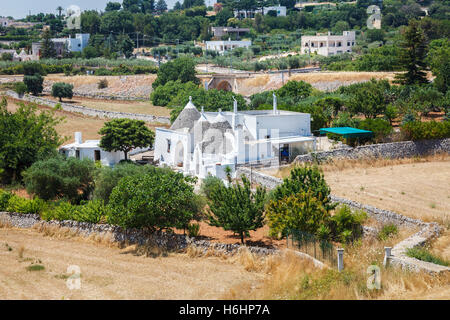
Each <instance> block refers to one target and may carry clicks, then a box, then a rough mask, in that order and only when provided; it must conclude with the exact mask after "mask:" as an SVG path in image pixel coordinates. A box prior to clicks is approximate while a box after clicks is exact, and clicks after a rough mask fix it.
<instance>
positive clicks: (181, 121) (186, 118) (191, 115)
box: [170, 97, 201, 131]
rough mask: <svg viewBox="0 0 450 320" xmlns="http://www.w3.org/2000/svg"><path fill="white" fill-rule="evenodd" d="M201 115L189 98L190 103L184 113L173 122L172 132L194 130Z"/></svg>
mask: <svg viewBox="0 0 450 320" xmlns="http://www.w3.org/2000/svg"><path fill="white" fill-rule="evenodd" d="M200 116H201V114H200V112H199V111H198V110H197V108H196V107H195V105H194V104H193V103H192V97H189V102H188V103H187V104H186V106H185V107H184V109H183V111H181V113H180V114H179V115H178V118H177V119H176V120H175V121H174V122H173V124H172V126H171V127H170V129H171V130H182V129H185V128H187V129H189V131H190V130H192V128H193V127H194V124H195V122H196V121H197V120H198V119H199V118H200Z"/></svg>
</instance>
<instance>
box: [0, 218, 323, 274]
mask: <svg viewBox="0 0 450 320" xmlns="http://www.w3.org/2000/svg"><path fill="white" fill-rule="evenodd" d="M0 222H3V223H7V224H9V225H11V226H14V227H17V228H31V227H33V226H35V225H39V224H43V225H46V226H56V227H62V228H68V229H70V230H71V231H73V232H75V233H77V234H80V235H82V236H86V237H87V236H90V235H92V234H96V235H107V234H110V235H111V236H112V238H111V241H112V242H123V241H127V242H129V243H134V244H139V245H145V244H153V245H155V246H158V247H160V248H164V249H167V250H183V249H186V248H187V247H188V246H190V245H191V246H195V247H196V248H198V249H200V250H202V251H203V252H207V251H208V250H214V251H218V252H223V253H225V254H235V253H238V252H239V251H240V250H244V249H248V250H249V251H250V252H251V253H254V254H256V255H262V256H266V255H273V254H281V253H282V251H281V250H278V249H270V248H264V247H255V246H243V245H240V244H229V243H214V242H211V241H207V240H198V239H195V238H190V237H188V236H185V235H181V234H168V233H165V232H158V233H153V234H148V233H145V232H144V231H142V230H140V229H131V230H123V229H122V228H120V227H118V226H113V225H110V224H95V223H89V222H78V221H71V220H64V221H57V220H51V221H43V220H41V219H40V217H39V215H37V214H23V213H11V212H0ZM296 254H297V255H298V256H299V257H301V258H303V259H308V260H310V261H311V262H312V263H313V264H314V266H316V267H318V268H327V267H328V266H327V265H325V264H324V263H322V262H321V261H319V260H317V259H315V258H313V257H312V256H310V255H307V254H305V253H297V252H296Z"/></svg>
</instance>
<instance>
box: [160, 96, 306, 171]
mask: <svg viewBox="0 0 450 320" xmlns="http://www.w3.org/2000/svg"><path fill="white" fill-rule="evenodd" d="M273 100H274V104H273V110H253V111H238V108H237V102H236V101H235V102H234V108H233V111H232V112H222V111H221V110H219V112H204V111H203V108H202V110H201V111H198V110H197V108H196V107H195V105H194V104H193V103H192V99H191V98H190V99H189V102H188V103H187V104H186V106H185V107H184V109H183V110H182V112H181V113H180V114H179V116H178V118H177V119H176V120H175V121H174V123H173V124H172V126H171V127H170V129H166V128H156V138H155V151H154V157H155V160H159V163H160V165H166V166H170V167H174V168H178V169H179V170H181V171H183V172H184V173H186V174H192V175H196V176H198V177H200V178H205V177H206V176H207V175H208V174H211V175H213V176H217V177H219V178H222V179H224V178H225V177H226V175H225V168H226V167H229V168H230V169H231V170H232V173H233V175H234V172H235V169H236V166H238V165H245V164H248V163H253V162H271V163H272V164H273V165H278V164H279V162H280V161H281V160H284V161H289V160H292V159H293V158H294V157H295V156H296V155H297V154H302V153H306V152H308V151H310V150H311V149H314V148H315V139H314V137H313V136H312V135H311V128H310V125H311V115H310V114H309V113H298V112H290V111H282V110H278V109H277V102H276V97H275V96H274V99H273Z"/></svg>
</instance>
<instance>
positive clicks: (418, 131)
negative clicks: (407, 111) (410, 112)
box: [401, 121, 450, 141]
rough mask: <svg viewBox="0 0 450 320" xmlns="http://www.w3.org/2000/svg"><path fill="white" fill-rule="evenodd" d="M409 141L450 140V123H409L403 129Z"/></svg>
mask: <svg viewBox="0 0 450 320" xmlns="http://www.w3.org/2000/svg"><path fill="white" fill-rule="evenodd" d="M401 130H402V132H403V133H404V134H405V136H406V138H407V139H410V140H413V141H416V140H428V139H443V138H450V121H443V122H437V121H428V122H418V121H412V122H407V123H405V124H404V125H403V126H402V127H401Z"/></svg>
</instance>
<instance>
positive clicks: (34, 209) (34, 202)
mask: <svg viewBox="0 0 450 320" xmlns="http://www.w3.org/2000/svg"><path fill="white" fill-rule="evenodd" d="M46 207H47V205H46V203H45V201H44V200H42V199H39V198H35V199H31V200H29V199H25V198H21V197H19V196H17V195H13V196H11V197H10V198H9V200H8V204H7V206H6V211H8V212H18V213H30V214H39V213H41V212H43V211H44V210H45V209H46Z"/></svg>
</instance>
